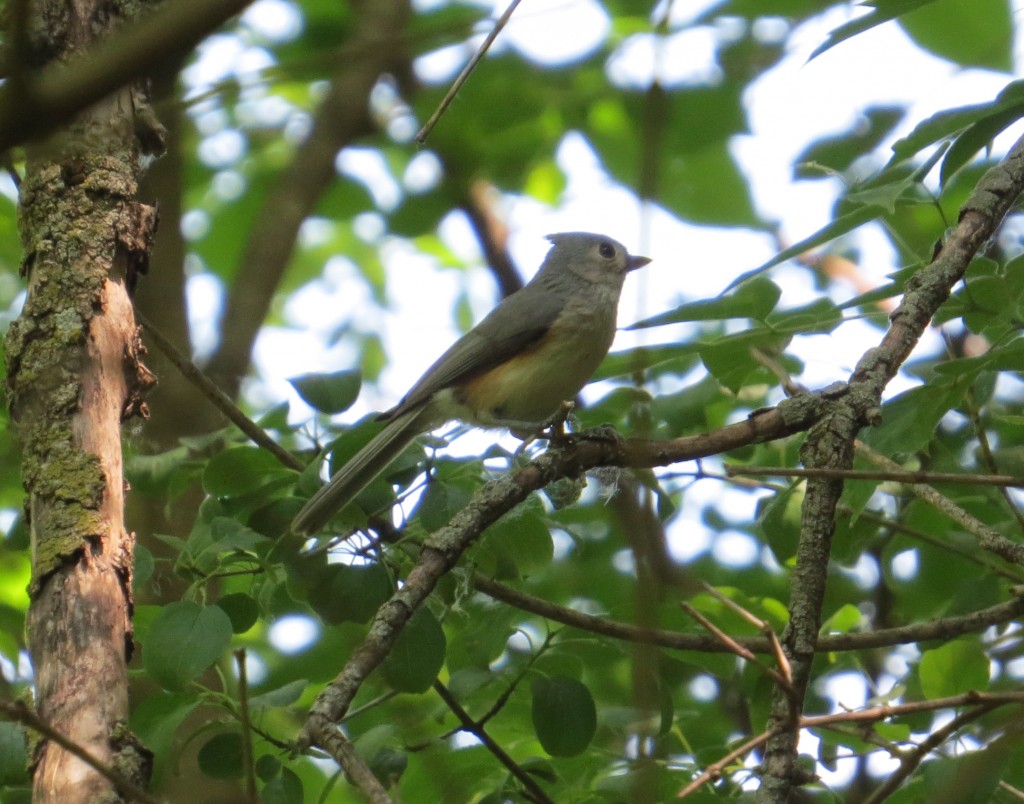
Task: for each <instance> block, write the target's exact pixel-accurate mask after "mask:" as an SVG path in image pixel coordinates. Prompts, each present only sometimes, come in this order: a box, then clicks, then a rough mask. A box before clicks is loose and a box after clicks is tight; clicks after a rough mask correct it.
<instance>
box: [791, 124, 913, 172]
mask: <svg viewBox="0 0 1024 804" xmlns="http://www.w3.org/2000/svg"><path fill="white" fill-rule="evenodd" d="M905 111H906V110H905V109H904V108H903V107H900V106H872V107H870V108H867V109H865V110H864V112H863V117H862V118H860V119H858V120H857V122H856V123H855V124H854V126H853V127H852V128H851V129H850V130H848V131H846V132H844V133H842V134H839V135H836V136H832V137H823V138H822V139H820V140H817V141H815V142H813V143H811V144H810V145H809V146H808V147H807V148H806V149H805V150H804V151H803V152H802V153H801V154H800V155H799V156H797V157H796V159H795V160H794V163H795V168H794V171H793V172H794V175H795V176H796V178H798V179H817V178H826V177H827V176H828V175H829V173H830V172H832V173H837V172H843V171H845V170H847V169H848V168H849V167H850V165H852V164H853V162H854V161H855V160H856V159H858V158H860V157H861V156H863V155H864V154H867V153H870V152H871V151H873V150H874V149H875V148H876V147H877V146H878V144H879V143H880V142H881V141H882V140H883V139H884V138H885V137H886V136H888V134H889V132H890V131H891V130H892V129H893V127H894V126H896V124H897V123H899V122H900V120H901V119H902V118H903V115H904V114H905ZM822 168H825V169H826V170H822Z"/></svg>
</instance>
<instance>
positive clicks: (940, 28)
mask: <svg viewBox="0 0 1024 804" xmlns="http://www.w3.org/2000/svg"><path fill="white" fill-rule="evenodd" d="M1013 14H1014V10H1013V8H1012V7H1011V4H1010V3H1009V2H1008V1H1007V0H941V2H935V3H928V4H926V5H924V6H922V7H921V8H918V9H915V10H914V11H912V12H911V13H909V14H903V15H901V16H900V20H899V23H900V26H901V27H902V28H903V30H905V31H906V32H907V33H908V34H909V35H910V38H911V39H913V40H914V41H915V42H917V44H919V45H920V46H921V47H922V48H924V49H925V50H927V51H930V52H931V53H934V54H935V55H936V56H940V57H941V58H944V59H949V60H950V61H952V62H954V63H955V64H959V65H960V66H961V67H982V68H986V69H990V70H999V71H1001V72H1007V73H1008V72H1011V71H1012V70H1013V33H1014V18H1013Z"/></svg>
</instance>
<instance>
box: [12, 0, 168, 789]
mask: <svg viewBox="0 0 1024 804" xmlns="http://www.w3.org/2000/svg"><path fill="white" fill-rule="evenodd" d="M29 13H30V17H31V19H30V20H29V21H27V24H25V26H24V28H22V30H23V31H29V32H31V36H23V41H22V43H21V46H20V47H17V48H15V50H16V51H18V52H20V54H21V56H22V60H21V61H20V62H19V63H17V64H15V66H14V71H15V75H14V78H12V80H17V71H19V70H20V71H24V72H23V73H22V75H31V74H32V73H33V71H36V70H38V69H39V68H40V67H42V65H43V63H44V62H46V61H50V60H54V59H56V60H68V59H69V58H73V57H75V56H76V55H81V54H82V53H83V52H84V51H85V50H86V49H87V48H88V47H89V46H90V45H91V44H93V43H94V41H95V40H96V39H97V38H98V37H101V36H104V35H106V34H108V33H109V32H110V31H111V30H112V29H114V28H116V27H117V26H118V25H119V24H120V23H121V22H122V21H123V19H124V4H123V3H122V2H121V1H120V0H118V2H102V1H101V0H39V1H38V2H35V3H31V4H30V6H29ZM14 38H15V39H17V38H18V32H17V29H16V30H15V32H14ZM142 101H143V96H142V93H141V92H140V91H139V90H138V89H133V88H125V89H122V90H121V91H119V92H117V93H115V94H114V95H112V96H110V97H109V98H107V99H106V100H105V101H103V102H101V103H99V104H97V105H96V106H95V107H93V108H92V109H90V110H89V111H88V112H86V113H84V114H83V115H81V117H80V118H79V119H78V120H76V121H75V122H74V123H73V124H71V125H70V126H68V127H67V128H66V129H64V130H62V131H60V132H58V133H57V134H55V135H54V136H53V137H51V138H50V139H49V140H48V141H47V142H45V143H37V144H35V145H33V146H32V147H30V149H29V154H28V161H27V165H26V169H25V177H24V181H23V182H22V185H21V201H20V203H21V207H20V216H19V217H20V221H19V223H20V231H21V238H22V245H23V248H24V258H23V264H22V270H23V273H24V275H25V276H26V277H27V279H28V298H27V301H26V303H25V307H24V310H23V311H22V314H21V316H20V317H19V319H18V320H17V321H16V322H14V323H13V324H12V325H11V328H10V330H9V333H8V336H7V343H6V356H7V361H8V383H9V399H10V406H11V413H12V419H13V420H14V421H15V423H16V427H17V431H18V434H19V437H20V440H21V444H22V448H23V477H24V482H25V488H26V490H27V492H28V501H27V504H26V511H27V515H28V520H29V525H30V528H31V534H32V582H31V586H30V596H31V601H32V602H31V605H30V609H29V614H28V632H29V634H28V636H29V649H30V651H31V654H32V661H33V666H34V668H35V681H36V707H37V710H38V713H39V715H40V717H41V718H42V719H43V720H44V721H45V722H47V723H48V724H49V725H50V726H51V727H52V728H53V729H54V730H56V731H57V732H60V733H62V734H63V735H65V736H66V737H68V738H70V739H71V740H72V741H73V742H75V743H77V744H78V745H79V746H81V747H83V748H85V749H86V750H87V751H88V752H89V753H91V754H92V755H93V757H95V758H96V759H98V760H99V762H100V763H102V764H104V765H106V766H108V767H111V768H115V769H116V770H117V771H118V772H119V773H121V774H122V775H127V776H128V777H130V778H132V780H133V781H135V782H137V783H138V782H143V783H144V782H145V776H146V775H147V774H146V771H145V765H146V762H145V756H146V752H145V750H144V749H140V748H139V747H138V746H137V745H135V744H134V741H133V740H132V739H131V737H130V735H129V734H128V732H127V730H126V727H125V725H124V723H125V721H126V719H127V716H128V695H127V662H128V659H129V658H130V653H131V645H132V638H131V633H132V632H131V608H132V600H131V574H132V560H133V546H134V541H133V540H134V537H133V535H132V534H128V533H127V532H126V531H125V529H124V524H123V521H124V517H123V509H124V480H123V476H122V460H121V434H120V426H121V421H122V420H123V418H125V417H126V416H130V415H132V414H134V413H139V412H141V411H144V406H143V405H142V402H141V396H142V394H143V393H144V392H145V390H146V389H147V388H148V387H149V385H151V384H152V375H150V373H149V372H148V371H147V370H146V368H145V367H144V366H143V365H142V364H141V363H140V361H139V351H140V347H139V341H138V333H137V329H136V326H135V320H134V316H133V314H132V304H131V300H130V298H129V290H130V287H131V285H132V283H133V282H134V278H135V276H136V275H137V273H139V272H141V271H143V270H144V269H145V265H146V259H147V255H148V252H149V246H150V240H151V237H152V233H153V230H154V227H155V211H154V209H153V208H151V207H147V206H144V205H142V204H140V203H138V201H137V200H136V194H137V186H138V180H139V176H140V173H141V166H140V146H139V140H138V139H137V133H138V131H139V129H138V128H137V120H136V118H137V113H138V111H139V108H140V106H141V104H142ZM151 133H152V132H151ZM33 761H34V767H33V774H34V780H33V781H34V784H33V787H34V799H35V800H36V801H60V802H77V801H83V802H84V801H99V800H110V798H112V797H113V794H114V787H113V785H112V783H111V782H110V781H108V779H106V778H105V777H104V776H103V775H101V774H100V773H99V772H98V771H97V770H96V768H94V767H92V766H91V765H89V764H87V763H85V762H83V761H82V760H80V759H78V758H76V757H75V756H73V755H72V754H70V753H68V752H67V751H65V750H63V749H62V748H60V747H59V746H57V745H56V744H55V743H53V742H51V741H48V740H42V741H40V742H39V743H38V744H37V745H36V749H35V754H34V757H33Z"/></svg>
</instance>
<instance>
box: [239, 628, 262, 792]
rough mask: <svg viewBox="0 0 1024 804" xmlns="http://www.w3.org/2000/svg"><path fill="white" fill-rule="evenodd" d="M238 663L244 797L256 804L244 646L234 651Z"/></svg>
mask: <svg viewBox="0 0 1024 804" xmlns="http://www.w3.org/2000/svg"><path fill="white" fill-rule="evenodd" d="M235 663H236V664H237V665H238V719H239V720H240V721H241V725H242V766H243V767H244V769H245V797H246V800H247V801H249V804H258V802H259V794H258V793H257V791H256V769H255V766H254V764H253V758H252V732H251V731H249V728H250V722H249V678H248V674H247V673H246V669H245V648H239V649H238V650H236V651H235Z"/></svg>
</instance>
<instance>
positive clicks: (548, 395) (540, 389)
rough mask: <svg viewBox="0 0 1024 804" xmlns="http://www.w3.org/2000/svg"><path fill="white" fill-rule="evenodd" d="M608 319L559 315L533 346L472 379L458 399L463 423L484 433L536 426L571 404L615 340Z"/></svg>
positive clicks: (586, 313) (612, 324) (594, 314)
mask: <svg viewBox="0 0 1024 804" xmlns="http://www.w3.org/2000/svg"><path fill="white" fill-rule="evenodd" d="M611 313H612V314H611V315H607V314H604V315H602V314H600V313H598V312H597V311H594V310H577V311H573V312H572V313H571V314H569V315H564V314H563V315H562V316H561V317H560V318H559V320H558V321H556V322H555V324H554V325H552V327H551V328H550V329H549V330H548V331H547V333H545V335H544V337H542V338H541V339H540V340H539V341H538V342H537V343H535V344H534V345H532V346H531V347H530V348H529V349H528V350H525V351H523V352H521V353H520V354H518V355H516V356H515V357H512V358H511V359H509V360H506V361H505V362H504V363H501V364H500V365H498V366H496V367H495V368H493V369H491V370H490V371H488V372H486V373H484V374H482V375H480V376H478V377H475V378H473V379H472V380H470V381H469V382H467V383H466V384H465V385H464V386H463V387H462V388H461V389H459V391H458V393H457V396H458V397H459V398H460V401H461V402H462V403H463V404H464V405H465V407H466V408H467V413H468V416H463V417H461V418H468V419H469V420H470V421H473V422H474V423H476V424H479V425H483V426H487V427H505V426H513V427H514V426H516V425H519V426H520V427H521V426H523V425H529V424H537V425H539V424H541V423H543V422H544V421H546V420H547V419H548V418H549V417H550V416H552V415H553V414H554V413H555V412H556V411H557V410H558V407H559V406H560V405H561V404H562V402H564V401H568V400H572V399H573V398H575V396H576V394H578V393H579V391H580V389H581V388H582V387H583V386H584V385H585V384H586V382H587V380H589V379H590V377H591V375H593V373H594V372H595V371H596V370H597V367H598V365H600V363H601V360H602V359H604V356H605V355H606V354H607V353H608V349H609V347H610V346H611V343H612V339H613V338H614V337H615V317H614V308H613V309H612V310H611Z"/></svg>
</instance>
